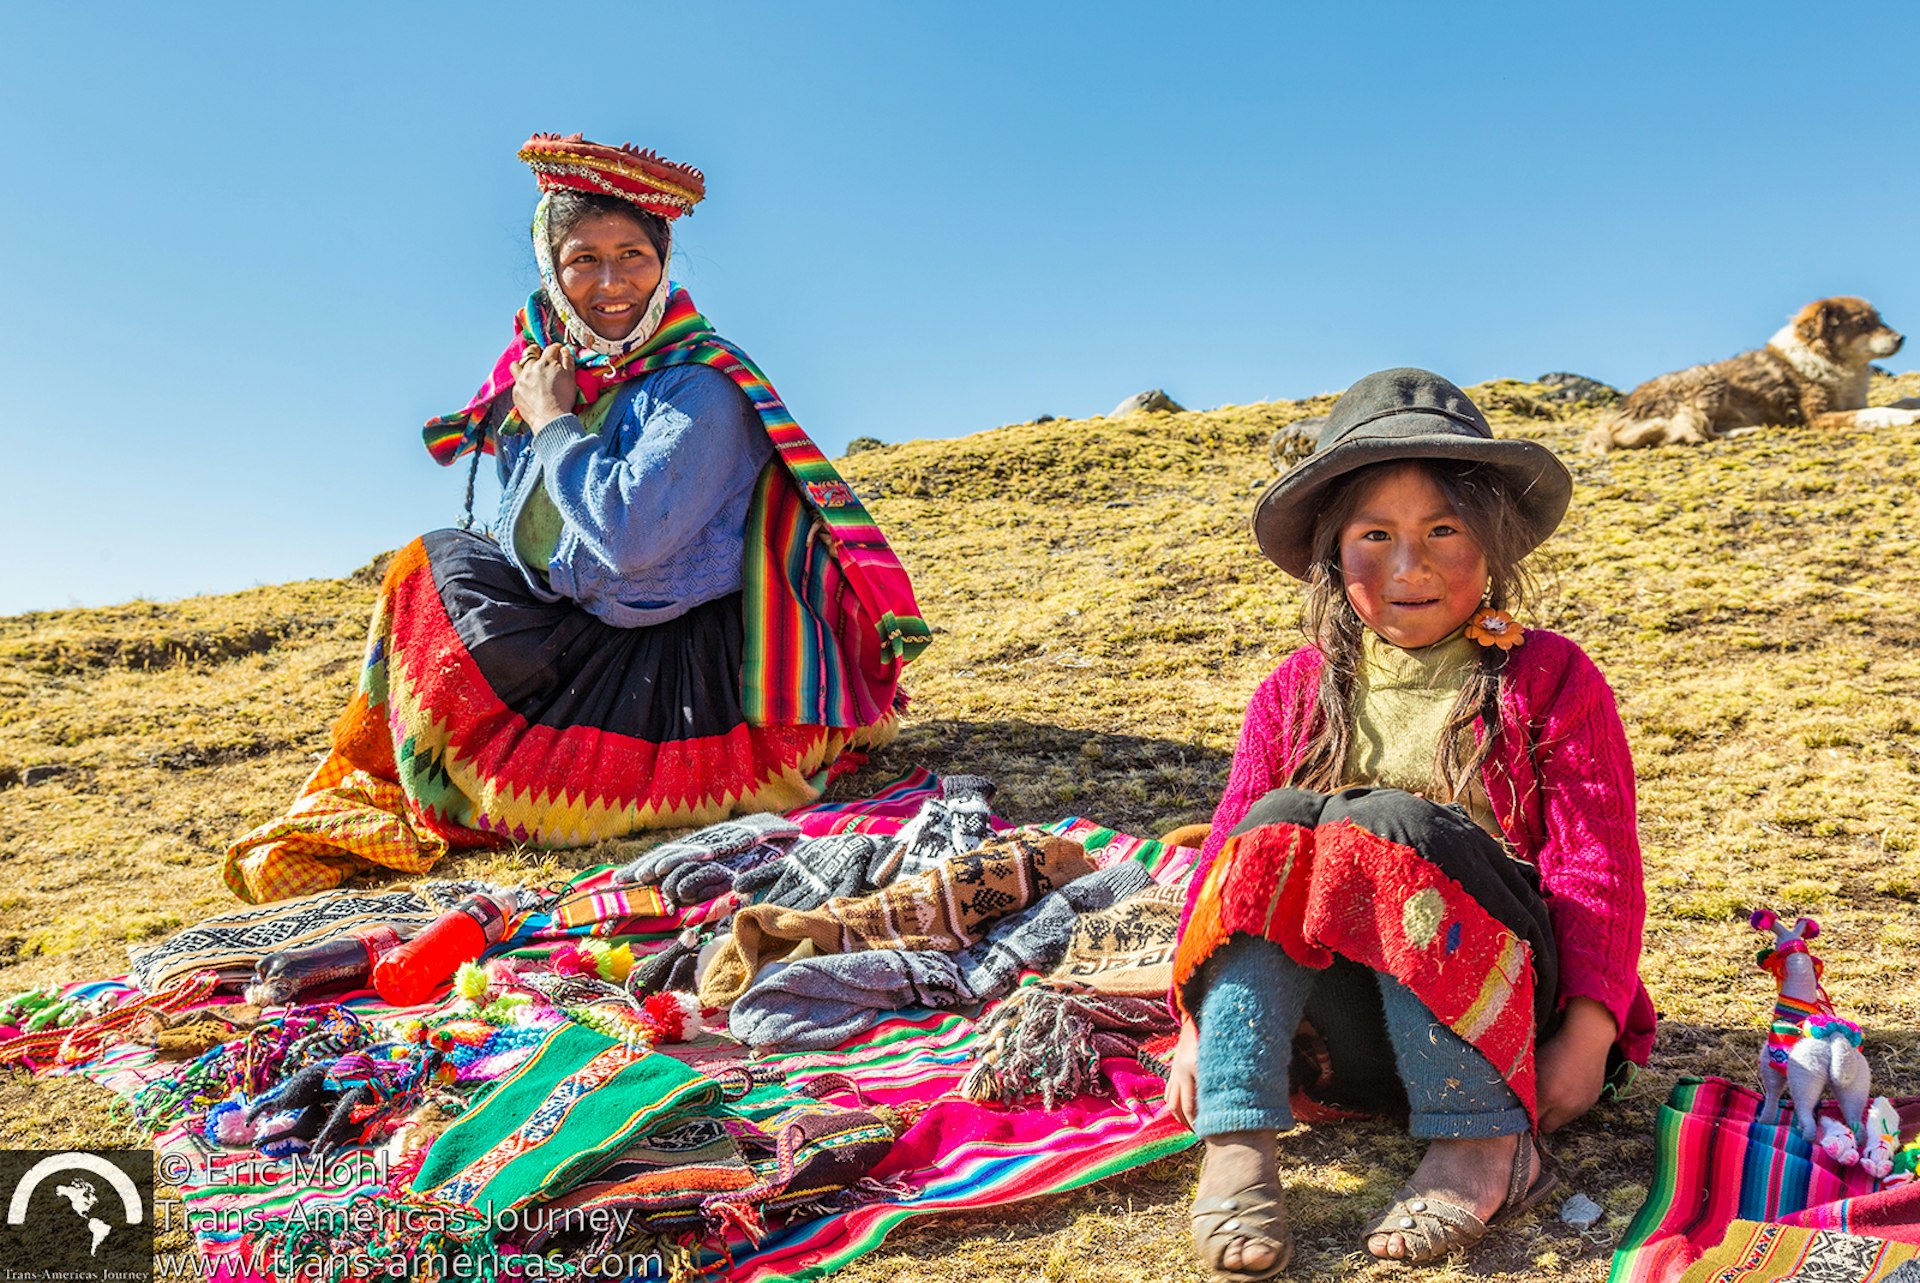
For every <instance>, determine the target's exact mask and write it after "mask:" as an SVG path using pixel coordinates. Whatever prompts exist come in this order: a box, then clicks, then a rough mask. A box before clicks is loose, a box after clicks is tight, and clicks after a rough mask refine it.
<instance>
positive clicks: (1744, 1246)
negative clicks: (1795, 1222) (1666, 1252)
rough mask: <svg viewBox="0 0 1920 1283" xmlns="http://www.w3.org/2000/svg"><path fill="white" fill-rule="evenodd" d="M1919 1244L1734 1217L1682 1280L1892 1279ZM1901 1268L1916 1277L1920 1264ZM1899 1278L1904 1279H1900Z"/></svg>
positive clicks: (1873, 1282)
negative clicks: (1717, 1241)
mask: <svg viewBox="0 0 1920 1283" xmlns="http://www.w3.org/2000/svg"><path fill="white" fill-rule="evenodd" d="M1916 1257H1920V1244H1913V1243H1893V1242H1889V1241H1888V1240H1886V1239H1883V1238H1869V1237H1867V1236H1866V1235H1862V1234H1839V1233H1835V1232H1832V1231H1830V1230H1807V1229H1796V1228H1794V1227H1792V1226H1788V1225H1766V1224H1761V1223H1759V1222H1755V1221H1735V1222H1734V1223H1733V1225H1732V1227H1731V1228H1730V1229H1729V1230H1728V1231H1727V1237H1726V1239H1725V1241H1723V1242H1722V1243H1721V1244H1720V1245H1719V1246H1718V1247H1715V1248H1712V1249H1711V1250H1709V1251H1708V1252H1707V1254H1706V1255H1704V1256H1702V1257H1701V1258H1700V1259H1699V1260H1697V1261H1695V1262H1694V1263H1693V1265H1692V1266H1690V1267H1689V1268H1688V1270H1687V1272H1686V1273H1685V1274H1683V1275H1681V1276H1680V1279H1681V1283H1787V1281H1788V1280H1799V1281H1800V1283H1893V1280H1891V1279H1890V1278H1889V1276H1890V1275H1892V1274H1893V1273H1894V1271H1896V1270H1899V1269H1900V1268H1901V1266H1902V1265H1903V1264H1905V1263H1906V1262H1909V1261H1913V1260H1914V1259H1915V1258H1916ZM1906 1273H1908V1274H1911V1275H1913V1276H1915V1277H1920V1266H1909V1267H1908V1269H1907V1271H1906ZM1902 1283H1904V1280H1902Z"/></svg>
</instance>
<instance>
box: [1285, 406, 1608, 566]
mask: <svg viewBox="0 0 1920 1283" xmlns="http://www.w3.org/2000/svg"><path fill="white" fill-rule="evenodd" d="M1408 459H1463V460H1469V461H1472V462H1475V463H1483V464H1485V465H1487V466H1488V467H1490V468H1495V469H1498V470H1499V471H1500V472H1501V473H1503V474H1505V476H1506V478H1507V480H1508V482H1509V483H1510V485H1511V486H1512V489H1513V493H1514V496H1515V500H1516V502H1518V503H1519V505H1520V515H1521V519H1522V520H1523V521H1524V522H1525V523H1526V525H1527V526H1528V528H1529V529H1531V530H1532V532H1533V542H1532V544H1530V545H1529V548H1532V547H1537V546H1539V544H1540V543H1541V542H1542V541H1543V540H1545V539H1546V537H1547V536H1548V535H1550V534H1552V533H1553V531H1554V527H1556V526H1558V525H1559V524H1560V518H1561V517H1563V516H1565V515H1566V512H1567V501H1568V500H1569V499H1570V498H1572V496H1573V477H1572V476H1571V475H1569V474H1568V472H1567V468H1566V465H1565V464H1563V463H1561V462H1560V460H1559V459H1558V458H1557V457H1556V456H1555V455H1554V453H1553V451H1551V450H1549V449H1547V448H1546V447H1545V446H1543V445H1541V444H1539V443H1538V442H1536V441H1518V440H1512V439H1507V440H1501V439H1499V438H1496V437H1495V436H1494V435H1493V428H1492V427H1491V426H1490V425H1489V424H1488V423H1487V416H1486V415H1484V414H1482V413H1481V412H1480V407H1479V406H1477V405H1475V404H1474V403H1473V402H1472V400H1470V399H1469V398H1468V396H1467V394H1466V393H1464V392H1462V391H1461V390H1460V389H1459V388H1457V387H1455V386H1454V385H1453V384H1452V383H1450V382H1448V381H1447V380H1446V379H1443V378H1441V377H1440V376H1439V375H1437V374H1435V373H1433V372H1432V371H1430V370H1415V369H1410V368H1409V369H1398V370H1381V371H1378V372H1377V373H1374V374H1369V375H1367V376H1366V377H1365V378H1363V379H1361V380H1360V381H1359V382H1358V383H1355V384H1354V385H1353V386H1352V387H1350V388H1348V389H1347V390H1346V391H1345V392H1344V393H1342V394H1341V396H1340V399H1339V400H1338V401H1335V402H1334V403H1333V410H1332V411H1331V412H1330V413H1329V414H1328V416H1327V423H1326V426H1325V427H1323V428H1321V429H1320V439H1319V442H1318V443H1317V444H1316V445H1315V446H1314V449H1313V453H1312V454H1310V455H1308V456H1307V457H1306V458H1305V459H1303V460H1301V461H1300V462H1299V463H1298V464H1296V465H1295V466H1294V467H1293V468H1292V469H1290V470H1289V471H1288V472H1287V474H1286V475H1285V476H1283V477H1281V478H1280V479H1279V480H1278V481H1276V482H1274V483H1273V485H1272V486H1271V487H1269V488H1268V490H1267V492H1266V493H1265V494H1264V495H1261V496H1260V502H1259V503H1258V504H1256V505H1255V506H1254V509H1253V537H1254V538H1255V539H1256V540H1257V541H1258V542H1259V544H1260V551H1261V552H1263V553H1265V554H1266V555H1267V556H1268V557H1269V558H1271V559H1272V560H1273V562H1274V564H1275V565H1277V566H1279V567H1280V569H1282V570H1284V571H1286V572H1287V573H1288V574H1290V575H1292V576H1293V577H1294V578H1295V579H1305V578H1306V577H1307V573H1308V571H1309V569H1310V567H1311V560H1312V558H1311V546H1312V542H1313V522H1314V518H1315V517H1317V516H1318V515H1319V513H1320V510H1321V507H1322V506H1323V505H1324V503H1325V501H1326V496H1327V488H1328V486H1330V485H1332V484H1333V483H1334V482H1335V481H1337V480H1339V479H1340V478H1341V477H1344V476H1346V475H1347V474H1348V473H1349V472H1353V471H1355V470H1356V469H1359V468H1364V467H1366V466H1368V465H1369V464H1374V463H1389V462H1400V461H1404V460H1408Z"/></svg>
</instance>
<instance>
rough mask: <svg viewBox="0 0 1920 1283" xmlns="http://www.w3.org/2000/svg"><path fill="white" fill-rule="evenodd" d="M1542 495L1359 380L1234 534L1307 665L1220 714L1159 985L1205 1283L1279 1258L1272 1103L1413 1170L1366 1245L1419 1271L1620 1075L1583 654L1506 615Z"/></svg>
mask: <svg viewBox="0 0 1920 1283" xmlns="http://www.w3.org/2000/svg"><path fill="white" fill-rule="evenodd" d="M1571 490H1572V481H1571V479H1570V478H1569V476H1568V474H1567V471H1566V469H1565V468H1564V467H1563V466H1562V465H1561V464H1560V462H1559V460H1557V459H1556V458H1555V457H1554V456H1553V454H1552V453H1551V452H1550V451H1548V450H1547V449H1546V448H1545V447H1543V446H1540V445H1537V444H1535V443H1533V442H1529V441H1505V440H1495V439H1494V438H1493V433H1492V429H1491V428H1490V427H1489V426H1488V424H1487V421H1486V418H1485V416H1484V415H1482V414H1481V412H1480V410H1479V409H1478V408H1477V407H1476V406H1475V405H1474V404H1473V403H1472V401H1470V400H1469V399H1468V398H1467V396H1466V395H1465V394H1464V393H1462V392H1461V391H1460V389H1458V388H1457V387H1455V386H1454V385H1453V384H1451V383H1449V382H1447V381H1446V380H1445V379H1442V378H1440V377H1439V376H1438V375H1434V374H1430V373H1428V372H1426V371H1424V370H1405V369H1403V370H1385V371H1382V372H1380V373H1377V374H1372V375H1369V376H1367V377H1366V378H1364V379H1362V380H1360V381H1359V382H1358V383H1356V384H1354V386H1353V387H1351V388H1350V389H1348V390H1347V392H1346V394H1345V395H1344V396H1342V397H1341V398H1340V400H1339V401H1338V402H1337V403H1336V404H1335V406H1334V408H1333V411H1332V415H1331V418H1330V419H1329V421H1328V423H1327V425H1326V427H1325V429H1324V430H1323V431H1322V432H1321V434H1320V441H1319V446H1318V448H1317V450H1316V451H1315V453H1314V454H1313V455H1311V456H1310V457H1309V458H1308V459H1307V460H1306V461H1305V462H1303V463H1302V464H1300V465H1299V466H1298V467H1296V468H1295V469H1294V470H1293V471H1291V472H1289V473H1288V474H1287V475H1286V476H1285V477H1283V478H1282V479H1281V480H1280V481H1279V482H1278V483H1276V484H1275V485H1274V486H1273V488H1272V489H1270V490H1269V491H1268V492H1267V494H1266V495H1265V497H1264V498H1262V499H1261V501H1260V505H1259V507H1258V508H1257V509H1256V511H1255V514H1254V530H1255V534H1256V536H1257V537H1258V539H1259V543H1260V547H1261V550H1262V551H1263V552H1265V553H1266V555H1267V556H1268V557H1270V558H1272V559H1273V560H1274V561H1275V562H1277V563H1278V564H1279V565H1280V567H1281V568H1282V569H1284V570H1285V571H1287V573H1289V574H1290V575H1292V576H1294V577H1295V578H1296V579H1301V580H1304V581H1306V583H1307V606H1306V627H1307V633H1308V636H1309V637H1310V638H1311V639H1312V644H1310V645H1308V646H1305V647H1303V648H1301V649H1300V650H1298V651H1295V652H1294V653H1293V654H1292V655H1290V656H1289V657H1288V658H1287V660H1286V661H1285V662H1284V663H1283V664H1281V666H1280V667H1279V669H1278V670H1276V671H1275V672H1274V674H1273V675H1272V676H1271V677H1269V678H1268V679H1267V680H1266V681H1265V682H1263V683H1262V684H1261V686H1260V689H1259V690H1258V691H1256V692H1255V693H1254V696H1253V700H1252V703H1251V704H1250V705H1249V706H1248V709H1247V717H1246V724H1245V727H1244V729H1243V730H1242V732H1241V736H1240V743H1239V747H1238V748H1237V750H1236V751H1235V754H1234V759H1233V767H1232V771H1231V774H1230V776H1229V779H1228V783H1227V789H1226V793H1225V796H1223V797H1222V798H1221V800H1220V806H1219V809H1218V810H1217V811H1216V812H1215V813H1214V817H1213V824H1212V829H1211V832H1210V835H1209V838H1208V841H1207V843H1206V846H1205V849H1204V852H1203V859H1202V864H1201V867H1200V869H1199V870H1198V871H1197V872H1196V874H1195V879H1194V883H1193V891H1192V894H1191V896H1190V898H1189V901H1188V905H1187V911H1186V916H1185V918H1184V920H1183V923H1182V927H1181V937H1180V944H1179V951H1178V954H1177V956H1176V959H1175V964H1174V971H1175V1000H1176V1003H1177V1005H1178V1007H1179V1008H1180V1011H1181V1016H1182V1027H1181V1040H1180V1046H1179V1050H1178V1052H1177V1054H1176V1057H1175V1064H1174V1070H1173V1073H1172V1076H1171V1078H1170V1081H1169V1084H1168V1099H1169V1102H1170V1104H1171V1106H1172V1108H1173V1110H1174V1112H1175V1113H1176V1114H1177V1115H1178V1116H1179V1117H1181V1118H1182V1119H1183V1120H1185V1121H1187V1122H1189V1123H1190V1124H1191V1125H1192V1126H1193V1128H1194V1130H1195V1131H1196V1132H1198V1133H1199V1135H1200V1136H1201V1137H1202V1138H1203V1139H1204V1141H1205V1154H1206V1157H1205V1161H1204V1165H1203V1167H1202V1171H1201V1176H1200V1186H1199V1191H1198V1196H1197V1198H1196V1200H1195V1203H1194V1206H1193V1233H1194V1247H1195V1250H1196V1252H1197V1253H1198V1254H1199V1256H1200V1258H1201V1260H1202V1261H1203V1262H1204V1263H1205V1264H1206V1265H1207V1266H1208V1267H1209V1268H1211V1269H1212V1270H1213V1271H1214V1272H1215V1274H1216V1276H1217V1277H1220V1278H1223V1279H1232V1280H1247V1279H1261V1278H1267V1277H1270V1276H1272V1275H1274V1274H1277V1273H1279V1272H1280V1271H1281V1270H1282V1269H1284V1268H1285V1266H1286V1264H1287V1261H1288V1258H1289V1256H1290V1254H1291V1251H1292V1238H1291V1236H1290V1234H1289V1232H1288V1229H1287V1219H1286V1213H1285V1209H1284V1205H1283V1202H1282V1195H1281V1190H1280V1186H1279V1178H1278V1174H1277V1168H1276V1164H1277V1159H1276V1152H1275V1149H1276V1146H1275V1137H1276V1133H1278V1132H1283V1131H1286V1130H1287V1129H1288V1128H1290V1127H1292V1126H1293V1112H1292V1108H1291V1105H1290V1099H1289V1097H1290V1089H1299V1090H1303V1091H1305V1092H1307V1093H1308V1094H1309V1095H1310V1096H1311V1097H1312V1098H1313V1099H1315V1100H1316V1101H1318V1102H1320V1103H1323V1104H1327V1105H1332V1106H1340V1107H1345V1108H1348V1109H1360V1110H1364V1111H1367V1112H1385V1113H1397V1114H1400V1115H1403V1116H1405V1117H1406V1119H1407V1122H1408V1129H1409V1131H1411V1132H1412V1134H1413V1135H1415V1136H1419V1137H1423V1138H1427V1139H1429V1140H1430V1141H1431V1144H1430V1145H1429V1146H1428V1149H1427V1153H1426V1157H1425V1159H1424V1160H1423V1161H1422V1162H1421V1164H1420V1166H1419V1169H1418V1170H1417V1171H1416V1172H1415V1173H1414V1174H1413V1177H1412V1180H1411V1182H1410V1183H1409V1185H1407V1186H1406V1187H1403V1188H1402V1189H1401V1190H1400V1191H1399V1193H1398V1194H1397V1196H1396V1198H1395V1200H1394V1202H1393V1204H1392V1205H1391V1206H1389V1207H1388V1208H1387V1209H1386V1210H1385V1211H1384V1212H1383V1213H1382V1214H1381V1215H1380V1216H1379V1217H1378V1218H1377V1219H1376V1220H1375V1222H1374V1223H1373V1225H1372V1227H1371V1229H1370V1230H1369V1231H1368V1233H1367V1238H1366V1248H1367V1251H1369V1252H1370V1253H1372V1254H1373V1255H1374V1256H1377V1257H1382V1258H1386V1259H1390V1260H1402V1261H1409V1262H1415V1263H1420V1262H1427V1261H1432V1260H1436V1259H1438V1258H1439V1257H1441V1256H1444V1255H1445V1254H1446V1253H1448V1252H1449V1251H1451V1250H1453V1249H1455V1248H1457V1247H1462V1246H1465V1245H1466V1244H1469V1243H1471V1242H1474V1241H1475V1240H1477V1239H1478V1238H1480V1237H1481V1236H1482V1235H1483V1234H1484V1233H1485V1232H1486V1229H1487V1226H1488V1225H1489V1224H1491V1223H1492V1222H1493V1221H1495V1220H1497V1219H1498V1218H1500V1217H1502V1216H1505V1215H1508V1214H1511V1213H1514V1212H1517V1211H1519V1210H1521V1209H1524V1208H1527V1207H1530V1206H1532V1205H1533V1204H1535V1203H1537V1202H1539V1201H1540V1200H1541V1199H1543V1198H1545V1197H1546V1196H1547V1195H1548V1194H1549V1193H1550V1192H1551V1191H1552V1189H1553V1187H1554V1186H1555V1184H1556V1183H1557V1182H1556V1180H1555V1177H1554V1176H1553V1174H1552V1173H1551V1171H1550V1170H1549V1169H1548V1167H1547V1165H1546V1162H1545V1159H1544V1157H1543V1155H1542V1153H1541V1151H1540V1149H1539V1147H1538V1145H1537V1144H1536V1143H1535V1137H1536V1135H1537V1133H1538V1132H1542V1131H1552V1130H1554V1129H1555V1128H1558V1127H1561V1126H1564V1125H1565V1124H1566V1123H1568V1122H1570V1121H1572V1120H1573V1119H1575V1118H1578V1117H1579V1116H1580V1115H1581V1114H1583V1113H1585V1112H1586V1111H1587V1110H1588V1109H1589V1108H1591V1107H1592V1106H1593V1104H1594V1102H1595V1101H1596V1100H1598V1099H1599V1096H1600V1093H1601V1089H1602V1087H1603V1086H1604V1085H1605V1084H1606V1083H1607V1082H1608V1081H1609V1078H1610V1074H1613V1073H1624V1072H1627V1071H1624V1068H1623V1067H1624V1066H1625V1065H1627V1064H1644V1063H1645V1062H1646V1057H1647V1053H1648V1050H1649V1049H1650V1047H1651V1045H1652V1041H1653V1009H1652V1005H1651V1003H1650V1002H1649V1001H1648V999H1647V995H1646V991H1645V989H1644V988H1643V987H1642V985H1641V983H1640V978H1639V955H1640V937H1641V930H1642V927H1643V925H1644V922H1645V917H1646V897H1645V890H1644V888H1643V886H1642V882H1641V870H1640V846H1639V838H1638V835H1637V833H1636V830H1635V820H1634V782H1633V766H1632V762H1631V760H1630V758H1629V756H1628V752H1627V743H1626V736H1625V733H1624V731H1623V729H1622V727H1621V724H1620V718H1619V715H1618V713H1617V712H1616V711H1615V709H1614V701H1613V695H1612V692H1611V691H1610V690H1609V689H1608V687H1607V684H1606V681H1605V680H1604V679H1603V678H1602V677H1601V676H1600V673H1599V671H1598V670H1597V669H1596V668H1595V667H1594V666H1593V662H1592V661H1591V660H1589V659H1588V658H1587V657H1586V655H1585V654H1584V653H1583V652H1582V651H1581V650H1580V648H1579V647H1578V646H1576V645H1575V644H1574V643H1573V642H1571V641H1569V640H1567V639H1566V638H1564V637H1561V636H1558V635H1556V634H1553V633H1549V632H1545V631H1543V630H1540V629H1522V628H1521V627H1520V625H1518V624H1516V623H1514V622H1513V621H1512V620H1511V619H1510V618H1509V617H1508V616H1507V615H1506V614H1505V611H1504V608H1505V607H1507V606H1509V605H1512V604H1515V603H1517V602H1518V601H1519V600H1520V599H1521V596H1522V591H1523V588H1524V586H1525V584H1526V582H1527V579H1526V575H1525V572H1524V570H1523V567H1522V560H1523V558H1524V557H1525V556H1526V555H1527V554H1528V553H1529V552H1531V551H1532V550H1533V549H1534V548H1535V547H1536V546H1537V545H1538V544H1539V543H1540V542H1541V541H1542V540H1544V539H1545V538H1546V537H1547V536H1548V535H1549V534H1550V533H1552V531H1553V529H1554V527H1555V526H1556V525H1558V524H1559V521H1560V518H1561V516H1562V515H1563V514H1564V513H1565V511H1566V507H1567V500H1568V497H1569V495H1570V493H1571ZM1303 1021H1304V1023H1303ZM1296 1033H1298V1034H1299V1035H1300V1040H1299V1044H1298V1046H1299V1049H1300V1054H1299V1055H1298V1056H1297V1057H1296V1056H1295V1048H1296ZM1290 1062H1291V1063H1292V1064H1293V1065H1294V1066H1295V1068H1294V1071H1293V1073H1292V1074H1291V1075H1290V1074H1288V1073H1286V1072H1279V1073H1276V1072H1275V1067H1276V1066H1285V1065H1288V1064H1289V1063H1290ZM1303 1077H1304V1078H1308V1079H1310V1081H1301V1080H1300V1079H1302V1078H1303ZM1290 1079H1292V1081H1290Z"/></svg>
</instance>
